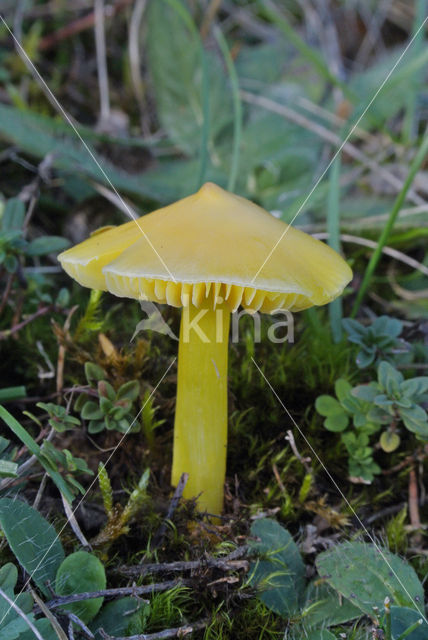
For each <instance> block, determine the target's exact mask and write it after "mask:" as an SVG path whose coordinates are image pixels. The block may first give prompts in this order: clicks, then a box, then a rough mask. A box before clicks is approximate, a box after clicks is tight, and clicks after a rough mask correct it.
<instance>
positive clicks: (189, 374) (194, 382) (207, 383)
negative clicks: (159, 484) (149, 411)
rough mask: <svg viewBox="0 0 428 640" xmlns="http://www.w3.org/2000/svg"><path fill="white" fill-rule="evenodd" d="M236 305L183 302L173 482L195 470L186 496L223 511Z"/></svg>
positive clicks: (208, 508) (202, 506)
mask: <svg viewBox="0 0 428 640" xmlns="http://www.w3.org/2000/svg"><path fill="white" fill-rule="evenodd" d="M229 324H230V311H229V310H228V309H227V308H226V307H222V306H220V307H217V308H216V309H215V310H212V308H210V309H209V308H208V307H207V306H206V307H204V308H196V307H194V306H193V305H192V304H190V305H189V306H185V307H184V308H183V313H182V319H181V327H180V343H179V348H178V378H177V404H176V410H175V427H174V451H173V463H172V484H173V485H174V486H176V485H177V484H178V482H179V480H180V477H181V474H182V473H188V474H189V480H188V482H187V484H186V487H185V489H184V491H183V496H184V497H185V498H195V497H197V496H198V495H199V494H201V496H200V497H199V499H198V508H199V510H201V511H204V510H206V511H208V512H209V513H213V514H220V513H221V511H222V507H223V485H224V479H225V473H226V445H227V352H228V335H229Z"/></svg>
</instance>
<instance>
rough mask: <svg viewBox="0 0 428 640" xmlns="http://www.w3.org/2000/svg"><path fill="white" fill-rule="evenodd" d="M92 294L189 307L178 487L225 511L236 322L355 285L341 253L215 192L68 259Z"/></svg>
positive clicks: (97, 237)
mask: <svg viewBox="0 0 428 640" xmlns="http://www.w3.org/2000/svg"><path fill="white" fill-rule="evenodd" d="M59 260H60V262H61V264H62V266H63V268H64V269H65V271H67V273H68V274H69V275H70V276H72V277H73V278H74V279H75V280H77V281H78V282H79V283H80V284H82V285H83V286H86V287H92V288H96V289H102V290H106V291H110V292H111V293H113V294H115V295H117V296H121V297H129V298H135V299H137V300H150V301H153V302H159V303H167V304H170V305H172V306H175V307H182V308H183V311H182V321H181V328H180V342H179V351H178V382H177V401H176V413H175V427H174V448H173V463H172V484H173V485H176V484H177V483H178V480H179V478H180V476H181V474H182V473H183V472H187V473H189V480H188V483H187V485H186V488H185V491H184V496H185V497H194V496H197V495H199V494H201V495H200V498H199V503H198V505H199V509H201V510H206V511H208V512H209V513H213V514H219V513H220V512H221V510H222V505H223V485H224V479H225V472H226V446H227V352H228V335H229V323H230V314H231V313H233V312H234V311H236V310H237V309H238V307H239V306H242V307H243V308H245V309H248V310H249V311H251V312H256V311H260V312H262V313H272V312H274V311H279V310H280V309H287V310H289V311H300V310H302V309H306V308H308V307H311V306H312V305H323V304H326V303H328V302H330V301H331V300H333V299H334V298H336V297H337V296H338V295H340V294H341V293H342V291H343V289H344V287H345V286H346V285H347V284H348V282H349V281H350V280H351V278H352V272H351V269H350V268H349V267H348V265H347V264H346V262H345V261H344V260H343V259H342V258H341V257H340V256H339V255H338V254H337V253H336V252H335V251H333V250H332V249H330V248H329V247H328V246H327V245H325V244H323V243H322V242H320V241H318V240H315V239H314V238H312V237H311V236H309V235H307V234H305V233H303V232H301V231H299V230H297V229H294V228H292V227H290V226H288V225H286V224H284V222H282V221H280V220H278V219H276V218H274V217H273V216H272V215H270V214H269V213H268V212H267V211H265V210H264V209H261V208H260V207H258V206H257V205H255V204H253V203H252V202H249V201H248V200H246V199H244V198H241V197H239V196H236V195H233V194H231V193H228V192H227V191H224V190H223V189H221V188H220V187H218V186H217V185H215V184H212V183H207V184H205V185H204V186H203V187H202V188H201V189H200V190H199V191H198V192H197V193H195V194H193V195H191V196H188V197H187V198H184V199H182V200H179V201H178V202H176V203H174V204H172V205H170V206H168V207H164V208H162V209H158V210H157V211H154V212H153V213H150V214H148V215H146V216H143V217H142V218H139V219H138V220H136V221H131V222H128V223H126V224H123V225H121V226H119V227H114V228H107V229H106V230H104V231H102V232H101V233H96V234H94V235H93V236H91V237H90V238H89V239H88V240H85V241H84V242H82V243H80V244H79V245H77V246H76V247H73V248H72V249H68V250H67V251H65V252H64V253H62V254H61V255H60V256H59Z"/></svg>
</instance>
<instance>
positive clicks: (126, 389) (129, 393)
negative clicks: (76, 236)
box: [116, 380, 140, 402]
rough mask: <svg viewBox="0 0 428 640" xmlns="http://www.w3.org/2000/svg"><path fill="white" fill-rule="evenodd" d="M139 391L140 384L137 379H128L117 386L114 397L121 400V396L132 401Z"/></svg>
mask: <svg viewBox="0 0 428 640" xmlns="http://www.w3.org/2000/svg"><path fill="white" fill-rule="evenodd" d="M139 393H140V385H139V382H138V380H130V381H129V382H125V384H123V385H122V386H121V387H120V388H119V390H118V392H117V394H116V399H117V400H122V398H128V399H129V400H131V401H132V402H133V401H134V400H136V399H137V398H138V395H139Z"/></svg>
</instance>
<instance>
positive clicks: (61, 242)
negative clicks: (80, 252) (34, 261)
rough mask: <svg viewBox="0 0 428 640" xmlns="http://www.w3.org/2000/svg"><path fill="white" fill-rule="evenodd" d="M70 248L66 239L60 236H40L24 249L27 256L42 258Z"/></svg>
mask: <svg viewBox="0 0 428 640" xmlns="http://www.w3.org/2000/svg"><path fill="white" fill-rule="evenodd" d="M69 246H70V242H69V241H68V240H67V239H66V238H61V237H60V236H42V237H40V238H34V240H31V242H30V244H29V245H28V247H27V249H26V253H27V254H28V255H29V256H44V255H46V254H47V253H58V252H59V251H63V250H64V249H67V247H69Z"/></svg>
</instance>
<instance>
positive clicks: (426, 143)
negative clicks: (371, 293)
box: [351, 129, 428, 317]
mask: <svg viewBox="0 0 428 640" xmlns="http://www.w3.org/2000/svg"><path fill="white" fill-rule="evenodd" d="M427 152H428V129H427V130H426V131H425V135H424V137H423V140H422V144H421V146H420V147H419V150H418V152H417V154H416V156H415V157H414V159H413V162H412V164H411V166H410V170H409V173H408V175H407V178H406V180H405V182H404V185H403V188H402V189H401V191H400V193H399V194H398V196H397V198H396V200H395V202H394V205H393V207H392V209H391V213H390V215H389V218H388V221H387V223H386V225H385V227H384V229H383V231H382V233H381V236H380V238H379V241H378V244H377V247H376V249H375V251H374V253H373V255H372V257H371V258H370V261H369V263H368V265H367V268H366V271H365V273H364V277H363V281H362V283H361V286H360V288H359V291H358V294H357V298H356V300H355V303H354V306H353V308H352V312H351V317H355V316H356V315H357V312H358V309H359V308H360V305H361V302H362V300H363V298H364V296H365V294H366V292H367V289H368V287H369V284H370V282H371V279H372V277H373V274H374V272H375V270H376V267H377V264H378V262H379V260H380V257H381V255H382V249H383V248H384V246H385V245H386V243H387V241H388V237H389V234H390V233H391V231H392V229H393V227H394V224H395V221H396V219H397V216H398V214H399V212H400V209H401V207H402V206H403V203H404V200H405V198H406V194H407V191H408V190H409V189H410V186H411V184H412V182H413V180H414V178H415V176H416V174H417V172H418V171H419V169H420V167H421V165H422V163H423V161H424V160H425V158H426V154H427Z"/></svg>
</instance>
